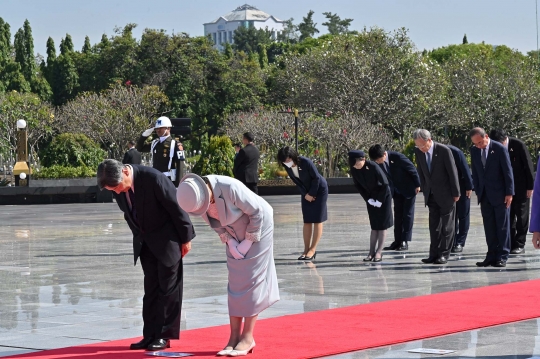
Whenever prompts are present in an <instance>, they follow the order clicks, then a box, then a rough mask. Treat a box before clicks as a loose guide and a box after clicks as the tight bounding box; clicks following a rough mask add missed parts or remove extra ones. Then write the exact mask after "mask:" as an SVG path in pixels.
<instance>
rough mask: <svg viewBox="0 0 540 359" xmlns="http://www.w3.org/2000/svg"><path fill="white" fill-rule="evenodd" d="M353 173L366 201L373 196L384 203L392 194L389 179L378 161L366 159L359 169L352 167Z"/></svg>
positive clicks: (357, 186)
mask: <svg viewBox="0 0 540 359" xmlns="http://www.w3.org/2000/svg"><path fill="white" fill-rule="evenodd" d="M415 172H416V171H415ZM351 175H352V178H353V182H354V186H355V187H356V189H357V190H358V192H360V195H361V196H362V198H364V200H365V201H366V202H367V201H368V200H369V199H370V198H373V199H374V200H377V201H379V202H381V203H384V201H385V199H386V196H387V195H389V194H390V185H389V183H388V179H387V178H386V175H385V174H384V172H383V170H382V168H381V167H379V165H378V164H377V163H376V162H373V161H366V163H365V164H364V167H362V168H361V169H359V170H358V169H356V168H354V167H353V168H351Z"/></svg>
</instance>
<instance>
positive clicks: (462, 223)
mask: <svg viewBox="0 0 540 359" xmlns="http://www.w3.org/2000/svg"><path fill="white" fill-rule="evenodd" d="M446 147H448V148H449V149H450V151H452V156H453V157H454V162H455V164H456V169H457V173H458V180H459V189H460V191H461V192H460V196H459V201H457V202H456V221H455V234H454V241H453V243H454V244H453V247H452V253H461V252H463V247H465V241H466V240H467V234H468V233H469V225H470V223H471V221H470V220H471V218H470V217H471V194H472V189H473V182H472V177H471V169H470V168H469V164H468V163H467V159H466V158H465V155H464V154H463V152H462V151H461V150H460V149H459V148H457V147H455V146H452V145H447V146H446Z"/></svg>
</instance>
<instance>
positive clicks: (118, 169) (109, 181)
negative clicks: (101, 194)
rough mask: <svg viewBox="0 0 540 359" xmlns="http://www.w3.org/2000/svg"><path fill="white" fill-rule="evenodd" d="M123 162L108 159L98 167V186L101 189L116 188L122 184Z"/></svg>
mask: <svg viewBox="0 0 540 359" xmlns="http://www.w3.org/2000/svg"><path fill="white" fill-rule="evenodd" d="M123 168H124V165H123V164H122V162H120V161H117V160H113V159H106V160H104V161H103V162H101V163H100V164H99V165H98V168H97V185H98V187H99V189H103V188H105V187H110V188H113V187H116V186H118V185H119V184H120V182H122V169H123Z"/></svg>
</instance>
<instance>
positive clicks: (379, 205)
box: [373, 201, 382, 208]
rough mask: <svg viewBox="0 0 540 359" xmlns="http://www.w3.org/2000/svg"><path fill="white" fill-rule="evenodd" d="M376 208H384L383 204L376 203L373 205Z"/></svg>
mask: <svg viewBox="0 0 540 359" xmlns="http://www.w3.org/2000/svg"><path fill="white" fill-rule="evenodd" d="M373 205H374V206H375V207H377V208H380V207H381V206H382V203H381V202H379V201H375V203H374V204H373Z"/></svg>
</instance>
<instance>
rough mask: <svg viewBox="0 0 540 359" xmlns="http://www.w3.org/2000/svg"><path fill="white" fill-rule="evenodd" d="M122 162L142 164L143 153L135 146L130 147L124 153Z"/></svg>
mask: <svg viewBox="0 0 540 359" xmlns="http://www.w3.org/2000/svg"><path fill="white" fill-rule="evenodd" d="M122 163H123V164H125V165H140V164H141V153H140V152H139V151H137V150H136V149H135V147H133V148H130V149H129V150H127V152H126V153H125V154H124V159H123V160H122Z"/></svg>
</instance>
